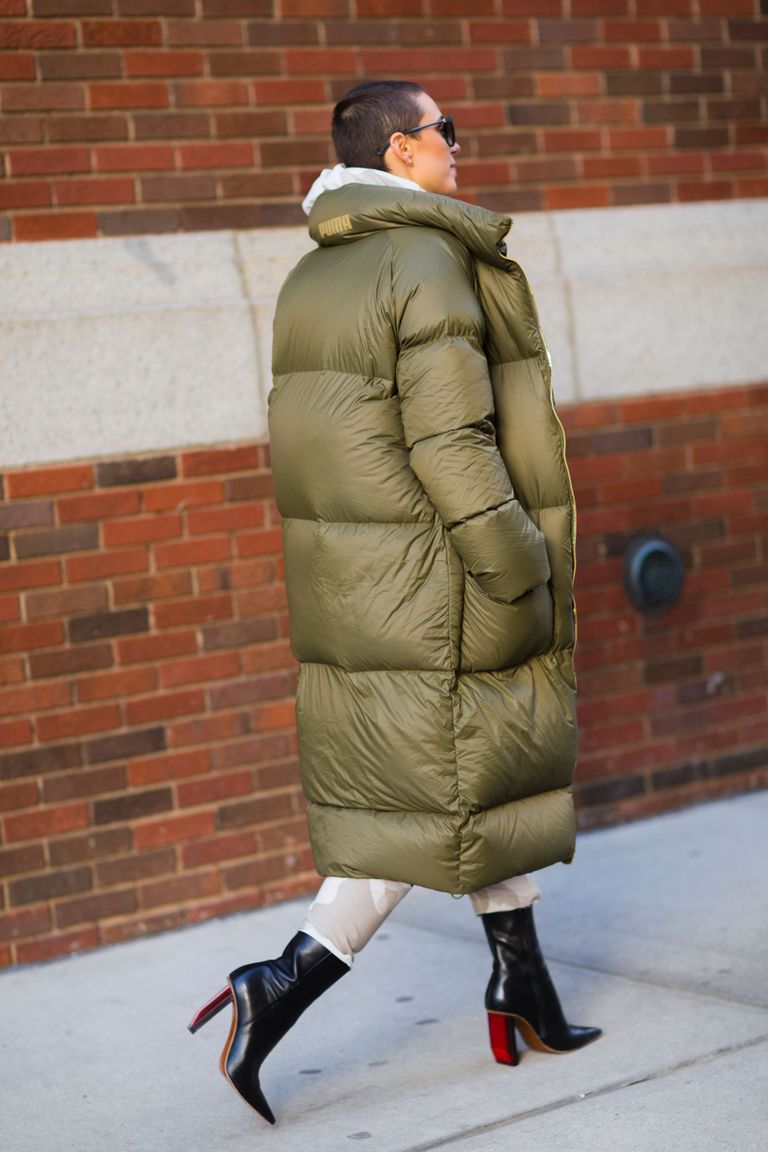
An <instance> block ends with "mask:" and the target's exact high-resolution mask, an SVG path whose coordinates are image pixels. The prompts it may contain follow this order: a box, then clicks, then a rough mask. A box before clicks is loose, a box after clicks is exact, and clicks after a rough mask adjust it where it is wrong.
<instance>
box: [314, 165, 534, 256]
mask: <svg viewBox="0 0 768 1152" xmlns="http://www.w3.org/2000/svg"><path fill="white" fill-rule="evenodd" d="M413 225H422V226H425V227H427V228H440V229H442V230H443V231H444V232H451V233H453V235H454V236H457V237H458V238H459V239H460V240H462V241H463V242H464V243H465V244H466V245H467V247H468V248H469V249H470V251H471V252H472V253H473V254H474V255H475V256H476V257H477V258H478V259H480V260H483V261H484V262H485V263H487V264H492V265H495V266H496V267H497V268H508V267H509V263H510V262H509V260H508V259H507V255H506V246H505V244H504V237H505V236H506V234H507V232H508V231H509V229H510V227H511V225H512V220H511V218H510V217H509V216H502V215H501V214H500V213H498V212H490V211H489V210H488V209H487V208H480V207H478V206H477V205H476V204H467V203H466V202H465V201H463V200H454V199H453V198H452V197H450V196H437V195H435V194H434V193H432V192H424V191H422V190H421V189H420V190H419V191H411V190H410V189H408V188H402V189H401V188H384V187H376V186H372V185H366V184H347V185H345V186H344V187H343V188H338V189H335V190H334V191H330V192H324V193H323V195H322V196H320V197H318V199H317V200H316V201H315V204H314V206H313V207H312V210H311V212H310V214H309V234H310V236H311V237H312V239H313V240H314V241H315V242H316V243H317V244H319V245H321V246H322V247H325V246H328V245H332V244H350V243H352V242H353V241H355V240H359V239H361V238H362V237H363V236H370V235H371V234H372V233H373V232H378V231H380V230H381V229H382V228H401V227H404V226H413Z"/></svg>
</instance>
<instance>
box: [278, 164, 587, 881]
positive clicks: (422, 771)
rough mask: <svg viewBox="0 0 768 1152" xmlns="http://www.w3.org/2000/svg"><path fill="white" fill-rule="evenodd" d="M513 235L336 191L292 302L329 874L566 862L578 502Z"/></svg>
mask: <svg viewBox="0 0 768 1152" xmlns="http://www.w3.org/2000/svg"><path fill="white" fill-rule="evenodd" d="M509 226H510V220H509V218H508V217H505V216H500V215H497V214H496V213H493V212H488V211H486V210H484V209H482V208H477V207H474V206H472V205H469V204H465V203H462V202H460V201H456V200H452V199H450V198H448V197H443V196H435V195H432V194H431V193H427V192H420V191H409V190H406V189H403V190H401V189H399V188H394V187H392V188H388V187H372V186H367V185H356V184H352V185H347V186H346V187H343V188H340V189H338V190H336V191H331V192H326V193H325V194H323V195H322V196H320V197H319V199H318V200H317V202H316V204H315V206H314V208H313V209H312V213H311V216H310V233H311V235H312V237H313V239H314V240H316V241H317V243H318V244H319V247H318V248H316V249H315V250H314V251H312V252H310V253H309V254H308V255H307V256H305V257H304V259H303V260H301V261H300V263H299V264H298V265H297V267H296V268H295V269H294V270H293V272H291V274H290V275H289V277H288V279H287V280H286V282H285V284H284V286H283V289H282V291H281V294H280V298H279V301H278V306H277V314H276V318H275V329H274V354H273V369H274V388H273V391H272V392H271V395H270V402H269V423H270V440H271V448H272V466H273V474H274V482H275V489H276V494H277V503H278V507H279V509H280V512H281V514H282V516H283V517H284V520H283V539H284V550H285V569H286V583H287V589H288V605H289V613H290V621H291V641H292V646H293V651H294V654H295V656H296V657H297V659H298V660H299V661H300V662H301V672H300V677H299V689H298V697H297V724H298V734H299V748H300V758H301V772H302V785H303V789H304V792H305V795H306V797H307V800H308V817H309V828H310V835H311V841H312V848H313V852H314V856H315V862H316V866H317V869H318V871H319V872H320V874H321V875H333V876H374V877H380V878H382V879H390V880H401V881H406V882H410V883H414V884H420V885H424V886H426V887H428V888H435V889H440V890H442V891H447V892H453V893H466V892H473V891H476V890H477V889H478V888H481V887H484V886H485V885H488V884H493V883H497V882H498V881H500V880H502V879H506V878H508V877H510V876H515V875H518V874H520V873H523V872H528V871H532V870H534V869H537V868H542V867H544V866H545V865H548V864H552V863H554V862H555V861H558V860H563V861H566V862H567V861H569V860H570V859H571V857H572V855H573V850H574V835H575V824H574V814H573V805H572V797H571V780H572V774H573V767H574V761H575V754H576V725H575V716H574V679H573V666H572V650H573V642H574V615H573V602H572V594H571V593H572V576H573V546H574V511H573V499H572V492H571V486H570V481H569V478H568V472H567V469H566V465H565V459H564V438H563V432H562V428H561V425H560V423H559V421H558V419H557V417H556V415H555V411H554V407H553V404H552V399H551V388H550V371H549V362H548V355H547V350H546V347H545V345H544V342H543V340H542V337H541V334H540V331H539V327H538V320H537V316H536V311H535V306H534V303H533V299H532V297H531V293H530V290H529V288H528V285H527V282H526V280H525V277H524V275H523V273H522V271H521V269H520V268H519V267H518V265H517V264H515V263H513V262H512V261H511V260H508V259H507V258H506V257H505V255H503V254H502V252H503V249H504V246H503V244H502V243H501V241H502V237H503V236H504V235H505V234H506V232H507V230H508V228H509Z"/></svg>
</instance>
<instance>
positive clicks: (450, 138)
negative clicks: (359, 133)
mask: <svg viewBox="0 0 768 1152" xmlns="http://www.w3.org/2000/svg"><path fill="white" fill-rule="evenodd" d="M425 128H437V130H438V132H439V133H440V135H441V136H442V137H443V140H445V142H446V144H447V145H448V147H449V148H453V146H454V144H455V143H456V129H455V128H454V126H453V116H441V117H440V119H439V120H433V121H432V123H431V124H419V126H418V128H403V136H409V135H410V134H411V133H412V132H423V131H424V129H425ZM387 148H389V144H385V145H384V147H383V148H379V150H378V152H377V153H376V155H377V156H383V155H384V153H385V152H386V150H387Z"/></svg>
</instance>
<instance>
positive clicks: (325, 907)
mask: <svg viewBox="0 0 768 1152" xmlns="http://www.w3.org/2000/svg"><path fill="white" fill-rule="evenodd" d="M412 887H413V885H412V884H402V883H400V882H399V881H396V880H352V879H342V878H341V877H339V876H328V877H326V879H325V880H324V881H323V883H322V884H321V885H320V889H319V891H318V893H317V895H316V896H315V899H314V900H313V902H312V903H311V904H310V906H309V908H308V910H307V918H306V920H305V921H304V923H303V924H302V926H301V931H302V932H306V933H307V934H308V935H309V936H312V937H313V938H314V939H315V940H317V941H319V942H320V944H323V945H324V946H325V947H326V948H327V949H328V950H329V951H330V952H333V953H334V955H335V956H338V957H339V959H340V960H343V961H344V963H345V964H349V965H350V967H351V966H352V961H353V959H354V956H355V953H356V952H360V951H361V950H362V949H363V948H364V947H365V945H366V944H367V943H368V941H369V940H370V939H371V937H372V936H373V934H374V933H375V932H376V930H377V929H378V928H380V927H381V925H382V924H383V923H384V921H385V920H386V918H387V916H389V914H390V912H392V911H393V910H394V909H395V908H396V907H397V905H398V904H399V903H400V901H401V900H402V899H403V897H404V896H407V894H408V893H409V892H410V890H411V888H412ZM540 896H541V891H540V889H539V886H538V884H536V883H535V882H534V881H533V880H532V879H531V878H530V876H513V877H512V878H511V879H510V880H503V881H502V882H501V884H491V885H490V886H489V887H488V888H481V889H480V891H479V892H473V893H472V894H471V895H470V897H469V898H470V900H471V901H472V908H473V909H474V912H475V915H477V916H482V915H483V914H484V913H486V912H509V911H511V910H512V909H514V908H527V907H528V905H529V904H533V903H535V901H537V900H538V899H539V898H540Z"/></svg>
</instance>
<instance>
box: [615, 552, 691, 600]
mask: <svg viewBox="0 0 768 1152" xmlns="http://www.w3.org/2000/svg"><path fill="white" fill-rule="evenodd" d="M684 581H685V568H684V565H683V557H682V556H681V554H680V550H679V549H678V548H676V547H675V545H674V544H671V543H670V542H669V540H665V539H664V537H663V536H659V535H656V534H652V533H644V534H643V535H642V536H636V537H635V538H634V539H633V540H630V542H629V545H628V547H627V550H626V552H625V553H624V588H625V590H626V593H627V596H629V598H630V600H631V601H632V603H633V604H634V606H635V608H637V610H638V611H639V612H646V613H652V612H663V611H664V610H665V609H666V608H671V607H672V605H673V604H676V603H677V601H678V600H679V599H680V595H681V593H682V591H683V583H684Z"/></svg>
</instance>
